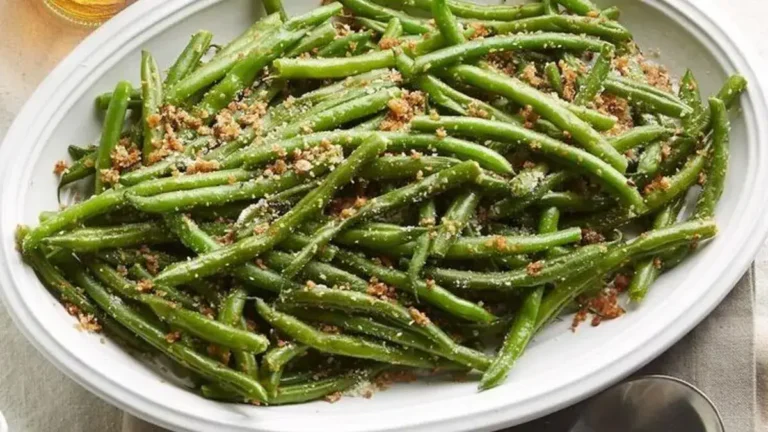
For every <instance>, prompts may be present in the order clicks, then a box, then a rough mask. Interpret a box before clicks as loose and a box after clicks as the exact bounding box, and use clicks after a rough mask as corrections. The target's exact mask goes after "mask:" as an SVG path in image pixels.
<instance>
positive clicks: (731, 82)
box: [688, 75, 747, 136]
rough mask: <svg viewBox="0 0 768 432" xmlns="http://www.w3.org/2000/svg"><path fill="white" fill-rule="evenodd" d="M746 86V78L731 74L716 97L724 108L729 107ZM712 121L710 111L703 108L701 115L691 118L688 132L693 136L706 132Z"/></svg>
mask: <svg viewBox="0 0 768 432" xmlns="http://www.w3.org/2000/svg"><path fill="white" fill-rule="evenodd" d="M746 88H747V79H746V78H744V77H743V76H741V75H731V76H730V77H728V79H727V80H726V81H725V84H723V87H722V88H721V89H720V90H719V91H718V92H717V95H716V97H717V98H718V99H720V100H721V101H723V103H724V104H725V107H726V108H729V109H730V108H731V107H732V106H733V104H734V103H736V101H737V100H738V99H739V97H740V96H741V94H742V93H743V92H744V90H746ZM711 122H712V113H711V112H710V111H709V110H706V109H705V110H703V112H702V115H700V116H699V117H697V118H695V119H693V120H691V123H690V124H689V126H688V133H690V134H691V135H693V136H698V135H701V134H706V132H708V130H709V127H710V124H711Z"/></svg>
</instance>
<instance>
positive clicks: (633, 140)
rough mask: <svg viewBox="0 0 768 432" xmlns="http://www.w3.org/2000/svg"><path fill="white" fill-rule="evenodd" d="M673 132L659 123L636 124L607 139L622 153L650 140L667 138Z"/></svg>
mask: <svg viewBox="0 0 768 432" xmlns="http://www.w3.org/2000/svg"><path fill="white" fill-rule="evenodd" d="M674 133H675V131H674V130H670V129H667V128H665V127H663V126H659V125H647V126H638V127H634V128H632V129H630V130H628V131H626V132H624V133H623V134H621V135H618V136H616V137H614V138H611V139H609V142H610V143H611V145H612V146H613V148H615V149H616V150H617V151H619V152H622V153H623V152H626V151H628V150H631V149H634V148H637V147H641V146H643V145H645V144H648V143H650V142H652V141H656V140H663V139H666V138H669V137H670V136H672V135H673V134H674Z"/></svg>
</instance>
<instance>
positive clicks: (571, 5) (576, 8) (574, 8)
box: [556, 0, 600, 16]
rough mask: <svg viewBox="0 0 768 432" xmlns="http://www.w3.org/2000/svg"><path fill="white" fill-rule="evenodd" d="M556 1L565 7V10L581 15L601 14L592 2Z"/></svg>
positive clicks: (578, 0)
mask: <svg viewBox="0 0 768 432" xmlns="http://www.w3.org/2000/svg"><path fill="white" fill-rule="evenodd" d="M556 1H557V2H558V3H560V4H561V5H563V7H564V8H566V9H568V10H569V11H571V12H573V13H576V14H579V15H586V16H590V15H592V14H595V13H599V12H600V9H599V8H598V7H597V6H596V5H595V4H594V3H592V2H591V1H590V0H556Z"/></svg>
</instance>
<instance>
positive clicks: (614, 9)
mask: <svg viewBox="0 0 768 432" xmlns="http://www.w3.org/2000/svg"><path fill="white" fill-rule="evenodd" d="M600 16H601V17H603V18H608V19H609V20H613V21H617V20H618V19H619V17H620V16H621V9H619V8H618V6H611V7H607V8H605V9H603V11H602V12H600Z"/></svg>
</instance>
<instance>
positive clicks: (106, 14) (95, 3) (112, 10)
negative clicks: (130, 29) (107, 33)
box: [43, 0, 135, 27]
mask: <svg viewBox="0 0 768 432" xmlns="http://www.w3.org/2000/svg"><path fill="white" fill-rule="evenodd" d="M134 1H135V0H43V3H44V4H45V5H46V6H47V7H48V9H50V10H51V11H52V12H53V13H55V14H56V15H58V16H59V17H61V18H64V19H65V20H67V21H69V22H71V23H75V24H78V25H82V26H88V27H96V26H99V25H101V24H103V23H104V22H105V21H107V20H108V19H110V18H112V17H113V16H115V15H116V14H117V13H118V12H120V11H121V10H123V9H125V8H126V7H127V6H128V5H130V4H131V3H133V2H134Z"/></svg>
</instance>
